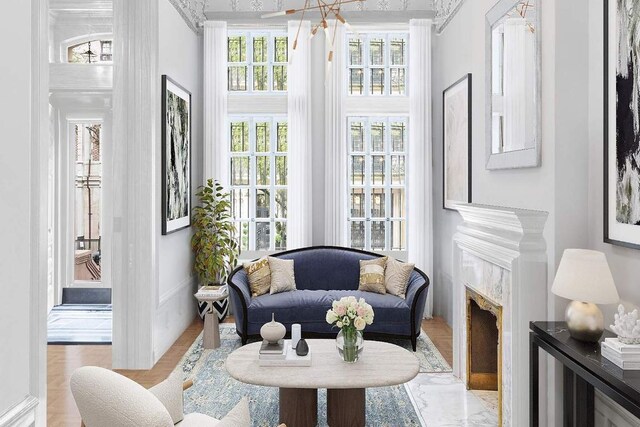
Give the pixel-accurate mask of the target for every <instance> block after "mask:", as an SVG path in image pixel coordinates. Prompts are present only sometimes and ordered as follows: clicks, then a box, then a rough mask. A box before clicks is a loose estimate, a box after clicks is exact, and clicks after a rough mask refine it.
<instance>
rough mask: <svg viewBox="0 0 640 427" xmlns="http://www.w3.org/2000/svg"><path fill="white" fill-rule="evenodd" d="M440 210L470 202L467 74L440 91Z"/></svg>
mask: <svg viewBox="0 0 640 427" xmlns="http://www.w3.org/2000/svg"><path fill="white" fill-rule="evenodd" d="M442 129H443V135H442V141H443V147H442V151H443V175H444V176H443V199H442V206H443V208H444V209H455V205H456V204H459V203H471V74H467V75H465V76H464V77H462V78H461V79H460V80H458V81H457V82H455V83H454V84H452V85H451V86H449V87H448V88H447V89H445V90H444V91H443V92H442Z"/></svg>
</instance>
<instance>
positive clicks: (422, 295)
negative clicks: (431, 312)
mask: <svg viewBox="0 0 640 427" xmlns="http://www.w3.org/2000/svg"><path fill="white" fill-rule="evenodd" d="M428 292H429V278H428V277H427V275H426V274H424V273H423V272H422V271H420V270H418V269H414V270H413V272H412V273H411V277H409V283H408V284H407V291H406V299H405V300H406V301H407V304H408V305H409V307H411V327H412V333H415V334H417V335H419V334H420V327H421V323H422V322H421V321H422V317H423V314H424V307H425V305H426V303H427V293H428Z"/></svg>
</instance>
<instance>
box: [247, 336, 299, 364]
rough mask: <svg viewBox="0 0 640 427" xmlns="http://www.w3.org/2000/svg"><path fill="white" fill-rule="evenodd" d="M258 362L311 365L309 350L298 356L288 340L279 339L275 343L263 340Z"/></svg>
mask: <svg viewBox="0 0 640 427" xmlns="http://www.w3.org/2000/svg"><path fill="white" fill-rule="evenodd" d="M258 362H259V363H258V364H259V365H260V366H311V352H309V353H308V354H307V355H306V356H298V355H297V354H296V351H295V350H294V349H292V348H291V341H290V340H280V341H278V343H277V344H272V343H269V342H267V341H263V342H262V345H261V346H260V352H259V354H258Z"/></svg>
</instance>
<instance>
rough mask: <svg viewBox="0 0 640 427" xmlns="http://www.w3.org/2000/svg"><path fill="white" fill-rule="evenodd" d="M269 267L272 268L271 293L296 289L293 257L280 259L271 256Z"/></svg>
mask: <svg viewBox="0 0 640 427" xmlns="http://www.w3.org/2000/svg"><path fill="white" fill-rule="evenodd" d="M268 259H269V269H270V270H271V289H270V290H269V293H270V294H272V295H273V294H278V293H280V292H287V291H295V290H296V276H295V274H294V271H293V260H292V259H280V258H276V257H272V256H270V257H269V258H268Z"/></svg>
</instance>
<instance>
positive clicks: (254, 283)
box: [242, 257, 271, 297]
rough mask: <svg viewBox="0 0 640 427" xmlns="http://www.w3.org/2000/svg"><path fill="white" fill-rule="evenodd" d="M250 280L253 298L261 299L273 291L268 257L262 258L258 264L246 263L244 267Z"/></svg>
mask: <svg viewBox="0 0 640 427" xmlns="http://www.w3.org/2000/svg"><path fill="white" fill-rule="evenodd" d="M242 267H243V268H244V271H245V272H246V273H247V279H249V287H250V288H251V296H252V297H259V296H260V295H264V294H266V293H268V292H269V289H271V270H270V269H269V260H268V259H267V257H263V258H260V259H259V260H258V261H256V262H246V263H244V264H243V266H242Z"/></svg>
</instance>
